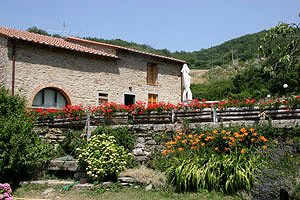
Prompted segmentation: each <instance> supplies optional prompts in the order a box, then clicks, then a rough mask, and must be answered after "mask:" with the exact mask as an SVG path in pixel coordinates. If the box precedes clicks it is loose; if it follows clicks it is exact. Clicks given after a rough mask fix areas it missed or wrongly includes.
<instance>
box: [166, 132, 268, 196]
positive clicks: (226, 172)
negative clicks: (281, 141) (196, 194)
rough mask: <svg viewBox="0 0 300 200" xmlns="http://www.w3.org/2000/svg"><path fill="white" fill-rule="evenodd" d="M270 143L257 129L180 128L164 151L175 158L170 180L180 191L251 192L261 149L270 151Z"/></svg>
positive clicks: (169, 157)
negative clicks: (210, 129)
mask: <svg viewBox="0 0 300 200" xmlns="http://www.w3.org/2000/svg"><path fill="white" fill-rule="evenodd" d="M267 142H268V140H267V139H266V138H265V137H264V136H263V135H261V134H260V133H258V132H256V131H255V130H254V128H250V129H247V128H244V127H243V128H241V129H239V130H234V129H233V130H217V129H213V130H212V131H208V130H196V131H194V132H191V131H188V132H187V133H184V132H183V131H178V132H177V134H175V135H174V136H173V140H171V141H169V142H167V143H165V149H164V150H163V151H162V154H163V155H165V156H166V159H168V160H171V161H172V164H171V166H170V167H169V168H168V169H167V171H166V172H167V176H168V180H169V181H170V183H172V184H173V185H174V186H175V188H176V190H177V191H179V192H187V191H198V190H201V189H207V190H216V191H222V192H224V193H235V192H237V191H238V190H248V191H249V190H250V189H251V187H252V185H253V182H254V177H255V174H257V173H258V172H259V169H260V165H261V163H262V162H261V161H262V157H261V155H260V154H261V153H260V151H259V150H260V149H261V150H262V149H264V150H266V149H267ZM165 163H166V162H165Z"/></svg>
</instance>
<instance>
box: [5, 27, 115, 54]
mask: <svg viewBox="0 0 300 200" xmlns="http://www.w3.org/2000/svg"><path fill="white" fill-rule="evenodd" d="M0 35H3V36H5V37H8V38H15V39H19V40H24V41H29V42H34V43H38V44H44V45H48V46H53V47H58V48H63V49H69V50H73V51H79V52H83V53H89V54H94V55H99V56H105V57H111V58H118V57H117V56H115V55H112V54H108V53H105V52H103V51H100V50H96V49H93V48H88V47H86V46H82V45H79V44H76V43H72V42H69V41H67V40H65V39H62V38H56V37H51V36H46V35H40V34H36V33H31V32H28V31H20V30H15V29H10V28H6V27H0Z"/></svg>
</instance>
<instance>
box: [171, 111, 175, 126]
mask: <svg viewBox="0 0 300 200" xmlns="http://www.w3.org/2000/svg"><path fill="white" fill-rule="evenodd" d="M174 118H175V112H174V110H172V117H171V120H172V123H174V120H175V119H174Z"/></svg>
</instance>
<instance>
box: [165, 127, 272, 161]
mask: <svg viewBox="0 0 300 200" xmlns="http://www.w3.org/2000/svg"><path fill="white" fill-rule="evenodd" d="M267 142H268V140H267V139H266V138H265V137H264V136H263V135H261V134H259V133H257V132H256V131H255V130H254V129H253V128H250V129H246V128H244V127H243V128H241V129H240V130H239V131H238V132H234V131H230V130H221V131H219V130H217V129H214V130H213V131H211V132H210V131H202V132H200V133H186V134H184V133H183V131H182V130H179V131H177V134H175V135H174V138H173V140H172V141H169V142H167V143H166V144H165V150H163V151H162V154H163V155H166V156H167V155H170V154H176V153H179V152H181V151H192V152H197V151H204V152H205V153H210V152H213V153H218V154H223V153H226V154H251V153H253V149H255V148H258V147H261V148H263V149H266V148H267V145H266V143H267Z"/></svg>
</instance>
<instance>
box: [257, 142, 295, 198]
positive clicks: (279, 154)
mask: <svg viewBox="0 0 300 200" xmlns="http://www.w3.org/2000/svg"><path fill="white" fill-rule="evenodd" d="M298 139H299V138H289V139H288V140H286V141H276V142H274V143H275V144H274V145H273V146H272V147H270V148H269V151H270V159H269V160H268V164H267V165H266V166H265V167H264V168H263V170H262V173H261V175H260V176H258V177H257V181H256V182H255V184H254V187H253V188H252V190H251V195H252V197H253V198H254V199H257V200H272V199H278V197H279V191H280V189H281V188H283V189H285V190H286V191H288V193H289V196H290V197H291V199H300V195H299V188H300V180H299V175H300V168H299V166H300V156H299V150H298V149H297V148H296V147H295V146H294V142H295V140H298Z"/></svg>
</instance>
